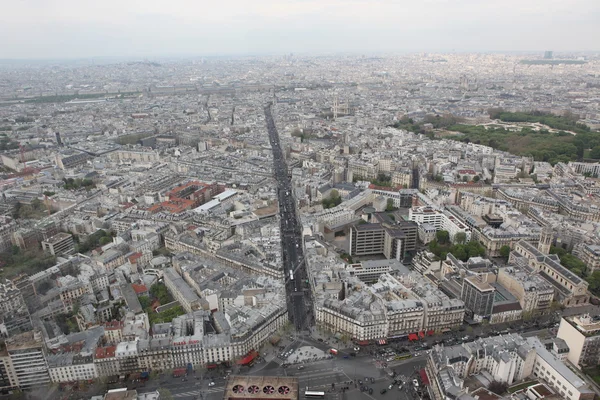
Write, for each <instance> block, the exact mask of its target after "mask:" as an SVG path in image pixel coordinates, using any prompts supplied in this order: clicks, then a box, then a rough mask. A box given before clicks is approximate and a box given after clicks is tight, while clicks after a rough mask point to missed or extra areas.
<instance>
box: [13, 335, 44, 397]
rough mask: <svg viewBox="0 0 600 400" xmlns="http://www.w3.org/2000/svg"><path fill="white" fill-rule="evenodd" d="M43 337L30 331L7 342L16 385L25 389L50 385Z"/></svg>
mask: <svg viewBox="0 0 600 400" xmlns="http://www.w3.org/2000/svg"><path fill="white" fill-rule="evenodd" d="M43 346H44V343H43V340H42V335H41V333H40V332H38V331H35V332H34V331H29V332H25V333H21V334H20V335H16V336H13V337H11V338H9V339H7V340H6V350H7V352H8V355H9V357H10V361H11V365H12V370H13V374H14V375H13V376H14V378H15V382H16V384H17V385H18V386H19V387H20V388H23V389H27V388H31V387H33V386H38V385H45V384H48V383H50V375H49V374H48V365H47V364H46V358H45V357H44V351H43Z"/></svg>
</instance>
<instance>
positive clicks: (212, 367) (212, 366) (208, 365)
mask: <svg viewBox="0 0 600 400" xmlns="http://www.w3.org/2000/svg"><path fill="white" fill-rule="evenodd" d="M215 368H217V364H207V365H206V369H215Z"/></svg>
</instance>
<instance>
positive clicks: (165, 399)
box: [158, 388, 174, 400]
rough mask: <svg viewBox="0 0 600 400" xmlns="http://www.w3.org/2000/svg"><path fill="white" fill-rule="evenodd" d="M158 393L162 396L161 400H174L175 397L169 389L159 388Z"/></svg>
mask: <svg viewBox="0 0 600 400" xmlns="http://www.w3.org/2000/svg"><path fill="white" fill-rule="evenodd" d="M158 393H159V394H160V399H161V400H174V398H173V395H172V394H171V391H170V390H169V389H165V388H158Z"/></svg>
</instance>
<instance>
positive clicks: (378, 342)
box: [377, 339, 387, 346]
mask: <svg viewBox="0 0 600 400" xmlns="http://www.w3.org/2000/svg"><path fill="white" fill-rule="evenodd" d="M386 343H387V342H386V341H385V339H379V340H378V341H377V344H380V345H382V346H383V345H384V344H386Z"/></svg>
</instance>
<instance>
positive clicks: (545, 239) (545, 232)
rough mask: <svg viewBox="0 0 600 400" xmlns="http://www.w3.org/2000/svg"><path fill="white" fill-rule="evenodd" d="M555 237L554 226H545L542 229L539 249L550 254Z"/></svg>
mask: <svg viewBox="0 0 600 400" xmlns="http://www.w3.org/2000/svg"><path fill="white" fill-rule="evenodd" d="M553 238H554V233H553V232H552V228H551V227H544V229H542V234H541V236H540V242H539V244H538V250H539V251H541V252H542V253H544V254H550V246H552V239H553Z"/></svg>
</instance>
